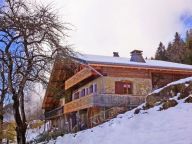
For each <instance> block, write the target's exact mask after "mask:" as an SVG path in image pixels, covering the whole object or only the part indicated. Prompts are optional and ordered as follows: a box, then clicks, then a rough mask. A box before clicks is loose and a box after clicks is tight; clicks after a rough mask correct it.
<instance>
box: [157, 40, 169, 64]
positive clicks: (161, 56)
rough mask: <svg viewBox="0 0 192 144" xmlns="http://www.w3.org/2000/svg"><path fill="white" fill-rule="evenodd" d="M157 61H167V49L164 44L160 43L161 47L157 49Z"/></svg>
mask: <svg viewBox="0 0 192 144" xmlns="http://www.w3.org/2000/svg"><path fill="white" fill-rule="evenodd" d="M155 59H156V60H164V61H166V60H167V57H166V49H165V46H164V45H163V43H162V42H160V43H159V47H158V48H157V51H156V54H155Z"/></svg>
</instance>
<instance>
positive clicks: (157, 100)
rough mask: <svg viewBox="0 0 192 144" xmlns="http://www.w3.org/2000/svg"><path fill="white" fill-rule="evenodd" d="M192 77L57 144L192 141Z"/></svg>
mask: <svg viewBox="0 0 192 144" xmlns="http://www.w3.org/2000/svg"><path fill="white" fill-rule="evenodd" d="M190 94H192V77H190V78H186V79H182V80H179V81H176V82H173V83H170V84H168V85H167V86H165V87H163V88H161V89H158V90H156V91H154V92H153V93H151V94H149V95H148V97H147V100H146V103H145V104H143V105H142V106H139V107H138V108H136V109H134V110H132V111H129V112H126V113H125V114H121V115H118V116H117V118H114V119H112V120H111V121H109V122H106V123H104V124H102V125H100V126H97V127H95V128H92V129H88V130H85V131H82V132H78V133H76V134H67V135H65V136H63V137H58V138H57V140H56V141H51V142H49V143H50V144H51V143H55V142H56V144H99V143H100V144H112V143H118V144H127V143H129V144H142V143H147V144H162V143H164V144H170V143H171V144H192V138H191V133H192V104H191V103H190V102H192V100H191V99H192V97H191V95H190Z"/></svg>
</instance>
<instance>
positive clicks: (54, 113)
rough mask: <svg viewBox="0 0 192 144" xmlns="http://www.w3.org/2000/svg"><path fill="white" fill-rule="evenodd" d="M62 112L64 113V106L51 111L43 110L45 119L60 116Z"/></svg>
mask: <svg viewBox="0 0 192 144" xmlns="http://www.w3.org/2000/svg"><path fill="white" fill-rule="evenodd" d="M63 113H64V106H61V107H58V108H56V109H53V110H51V111H48V112H45V119H46V120H49V119H52V118H55V117H58V116H61V115H63Z"/></svg>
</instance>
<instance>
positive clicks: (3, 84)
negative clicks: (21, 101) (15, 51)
mask: <svg viewBox="0 0 192 144" xmlns="http://www.w3.org/2000/svg"><path fill="white" fill-rule="evenodd" d="M2 57H4V52H3V51H2V50H1V49H0V144H1V143H2V139H3V119H4V101H5V98H6V96H7V94H8V93H7V92H8V82H7V67H6V65H5V62H4V61H3V60H2Z"/></svg>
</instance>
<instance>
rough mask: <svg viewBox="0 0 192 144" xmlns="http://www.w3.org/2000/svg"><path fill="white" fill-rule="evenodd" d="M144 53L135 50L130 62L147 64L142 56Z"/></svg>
mask: <svg viewBox="0 0 192 144" xmlns="http://www.w3.org/2000/svg"><path fill="white" fill-rule="evenodd" d="M142 52H143V51H141V50H133V51H132V52H131V59H130V61H132V62H142V63H146V62H145V60H144V58H143V56H142Z"/></svg>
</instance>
